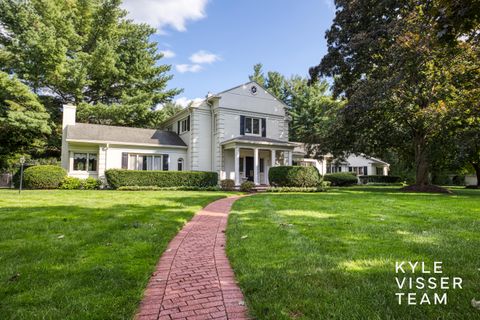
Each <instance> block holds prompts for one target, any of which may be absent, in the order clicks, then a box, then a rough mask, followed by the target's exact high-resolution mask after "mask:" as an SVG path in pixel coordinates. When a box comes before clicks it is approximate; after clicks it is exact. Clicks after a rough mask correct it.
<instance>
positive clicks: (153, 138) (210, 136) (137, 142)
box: [62, 82, 388, 185]
mask: <svg viewBox="0 0 480 320" xmlns="http://www.w3.org/2000/svg"><path fill="white" fill-rule="evenodd" d="M75 112H76V110H75V106H71V105H66V106H64V114H63V137H62V166H63V167H64V168H65V169H66V170H67V172H68V174H69V175H70V176H76V177H80V178H86V177H89V176H91V177H95V178H100V179H103V178H104V176H105V170H107V169H112V168H123V169H130V170H189V171H190V170H191V171H215V172H218V174H219V178H220V179H233V180H234V181H235V183H236V184H237V185H239V184H240V183H241V182H242V181H243V180H251V181H254V182H255V183H256V184H268V170H269V168H270V167H272V166H276V165H291V164H292V162H293V161H294V157H295V162H297V163H299V164H303V165H305V164H307V163H308V159H304V154H302V151H299V150H300V149H301V148H299V144H298V143H294V142H289V141H288V126H289V117H288V115H287V113H286V105H285V104H284V103H283V102H282V101H279V100H278V99H276V98H275V97H274V96H272V95H271V94H270V93H268V92H267V91H266V90H265V89H264V88H262V87H261V86H260V85H259V84H257V83H255V82H249V83H246V84H243V85H240V86H237V87H235V88H232V89H229V90H226V91H223V92H220V93H217V94H215V95H208V96H207V97H206V98H205V99H204V100H202V101H200V102H197V103H194V104H192V105H190V106H189V107H187V108H185V109H184V110H182V111H181V112H180V113H178V114H176V115H175V116H173V117H172V118H170V119H168V120H167V121H166V122H165V123H163V124H162V127H161V129H160V130H154V129H141V128H127V127H116V126H104V125H94V124H84V123H76V121H75ZM294 150H295V152H294ZM364 159H365V161H367V162H369V163H370V162H371V160H369V159H368V158H364ZM312 163H313V162H312ZM317 163H318V162H317ZM387 165H388V164H387ZM317 166H318V165H317ZM365 166H366V165H362V168H363V167H365ZM319 170H320V169H319ZM362 170H363V169H362ZM321 173H324V172H321ZM376 173H377V172H372V173H369V174H376ZM385 174H386V171H385Z"/></svg>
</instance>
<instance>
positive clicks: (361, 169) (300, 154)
mask: <svg viewBox="0 0 480 320" xmlns="http://www.w3.org/2000/svg"><path fill="white" fill-rule="evenodd" d="M307 154H308V152H307V150H306V148H305V145H304V144H303V143H297V146H296V147H295V149H294V150H293V163H294V164H297V165H301V166H313V167H316V168H317V169H318V171H319V172H320V174H321V175H324V174H327V173H336V172H353V173H355V174H356V175H358V176H367V175H368V176H371V175H380V176H386V175H388V171H389V170H390V165H389V164H388V163H386V162H385V161H382V160H380V159H377V158H373V157H369V156H366V155H364V154H360V155H353V154H352V155H349V156H348V157H347V158H346V159H343V160H338V159H334V158H333V157H332V155H330V154H328V155H325V156H323V157H322V159H312V158H308V157H307V158H306V156H307Z"/></svg>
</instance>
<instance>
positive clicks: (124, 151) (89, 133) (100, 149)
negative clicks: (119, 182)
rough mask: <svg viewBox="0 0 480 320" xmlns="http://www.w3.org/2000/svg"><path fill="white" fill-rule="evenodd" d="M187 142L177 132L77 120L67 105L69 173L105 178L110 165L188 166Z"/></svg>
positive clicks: (64, 136)
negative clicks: (77, 121)
mask: <svg viewBox="0 0 480 320" xmlns="http://www.w3.org/2000/svg"><path fill="white" fill-rule="evenodd" d="M186 159H187V145H186V144H185V143H184V142H183V141H182V139H181V138H180V137H179V136H178V135H177V134H176V133H174V132H167V131H161V130H155V129H143V128H127V127H116V126H104V125H96V124H86V123H76V121H75V108H74V107H73V106H66V107H64V114H63V134H62V167H63V168H64V169H65V170H67V172H68V175H69V176H73V177H78V178H87V177H94V178H99V179H104V178H105V171H106V170H108V169H129V170H180V171H183V170H186V166H185V164H186Z"/></svg>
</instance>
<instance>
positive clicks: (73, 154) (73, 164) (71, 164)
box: [70, 151, 98, 173]
mask: <svg viewBox="0 0 480 320" xmlns="http://www.w3.org/2000/svg"><path fill="white" fill-rule="evenodd" d="M76 153H84V154H86V155H87V163H86V165H85V168H87V170H75V154H76ZM90 155H95V156H96V157H97V159H96V160H97V168H96V169H97V170H93V171H89V170H88V165H89V163H90ZM70 158H71V162H70V169H71V170H70V171H72V172H88V173H97V172H98V152H95V151H71V152H70Z"/></svg>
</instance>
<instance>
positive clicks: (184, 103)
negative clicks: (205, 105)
mask: <svg viewBox="0 0 480 320" xmlns="http://www.w3.org/2000/svg"><path fill="white" fill-rule="evenodd" d="M202 100H203V99H202V98H195V99H188V98H186V97H180V98H178V99H176V100H175V103H176V104H179V105H181V106H182V107H184V108H185V107H187V106H188V105H189V104H190V103H192V102H193V103H195V102H200V101H202Z"/></svg>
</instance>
